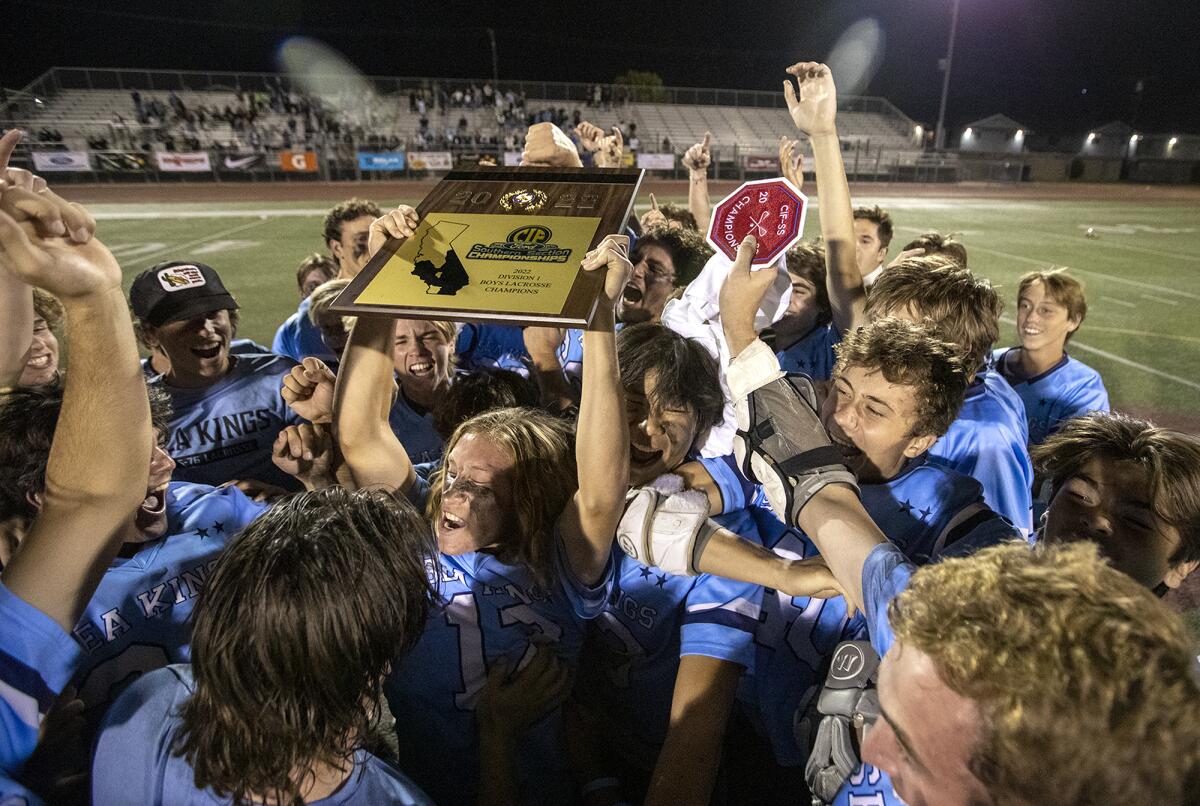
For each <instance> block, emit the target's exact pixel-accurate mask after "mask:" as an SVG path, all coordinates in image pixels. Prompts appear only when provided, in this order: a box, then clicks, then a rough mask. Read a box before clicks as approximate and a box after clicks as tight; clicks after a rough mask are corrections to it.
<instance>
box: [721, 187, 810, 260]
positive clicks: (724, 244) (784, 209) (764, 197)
mask: <svg viewBox="0 0 1200 806" xmlns="http://www.w3.org/2000/svg"><path fill="white" fill-rule="evenodd" d="M807 209H808V197H807V196H805V195H804V194H803V193H801V192H800V191H799V190H798V189H797V188H796V186H795V185H793V184H792V183H791V182H789V181H787V180H786V179H783V178H779V179H761V180H757V181H754V182H747V183H746V184H744V185H742V186H741V187H740V188H738V189H737V190H736V191H734V192H733V193H731V194H730V195H728V196H726V197H725V198H724V199H722V200H721V203H720V204H718V205H717V206H716V207H714V208H713V214H712V221H711V222H709V225H708V242H709V243H710V244H712V246H713V248H714V249H716V250H717V251H718V252H721V253H722V254H724V255H725V256H726V257H728V258H729V259H730V260H733V259H734V258H735V257H737V248H738V244H740V243H741V242H742V238H745V237H746V235H747V234H752V235H754V237H755V238H757V239H758V252H756V253H755V255H754V259H753V260H752V261H751V263H752V265H755V266H765V265H768V264H770V263H774V262H775V261H776V260H778V259H779V256H780V255H782V254H783V253H784V252H786V251H787V250H788V249H790V248H791V247H792V246H793V245H794V244H795V243H796V242H797V241H799V240H800V239H801V238H802V237H803V235H804V214H805V212H806V211H807Z"/></svg>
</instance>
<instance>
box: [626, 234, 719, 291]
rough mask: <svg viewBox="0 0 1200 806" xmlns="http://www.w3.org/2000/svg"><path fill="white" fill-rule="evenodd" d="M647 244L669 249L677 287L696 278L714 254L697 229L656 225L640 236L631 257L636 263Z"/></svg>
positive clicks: (683, 285)
mask: <svg viewBox="0 0 1200 806" xmlns="http://www.w3.org/2000/svg"><path fill="white" fill-rule="evenodd" d="M647 246H659V247H662V248H663V249H665V250H667V253H668V254H669V255H670V256H671V262H672V263H674V264H675V287H676V288H683V287H685V286H686V285H687V284H688V283H690V282H691V281H692V280H695V279H696V276H697V275H698V274H700V271H701V269H703V268H704V264H705V263H707V262H708V259H709V258H710V257H712V254H713V250H712V247H711V246H709V245H708V244H707V243H706V242H705V240H704V236H703V235H701V234H700V233H699V232H696V231H695V230H690V229H675V228H672V227H654V228H652V229H650V230H648V231H647V232H645V233H643V235H642V237H640V238H638V240H637V246H636V247H635V248H634V254H633V256H632V257H631V258H630V260H631V261H632V262H633V264H634V265H637V262H638V257H639V255H640V253H641V251H642V249H643V248H644V247H647Z"/></svg>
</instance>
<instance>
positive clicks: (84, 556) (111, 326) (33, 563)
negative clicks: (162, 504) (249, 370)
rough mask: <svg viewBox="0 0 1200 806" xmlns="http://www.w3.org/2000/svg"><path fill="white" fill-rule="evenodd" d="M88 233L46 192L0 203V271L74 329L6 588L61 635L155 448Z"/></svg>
mask: <svg viewBox="0 0 1200 806" xmlns="http://www.w3.org/2000/svg"><path fill="white" fill-rule="evenodd" d="M94 230H95V223H94V222H93V221H92V218H91V216H90V215H88V213H87V211H86V210H84V209H83V208H82V207H79V206H78V205H70V204H67V203H66V202H64V201H63V200H62V199H59V198H58V197H57V196H55V195H54V194H53V193H51V192H50V191H48V190H47V191H41V192H33V191H30V190H23V189H11V188H10V189H6V190H5V191H4V192H3V195H2V196H0V264H2V265H3V271H10V272H12V273H14V274H16V275H17V276H19V277H20V278H21V279H22V280H23V281H24V282H26V283H28V284H29V285H34V286H37V287H39V288H42V289H45V290H46V291H48V292H50V293H52V294H54V295H55V296H57V297H58V298H59V299H60V300H61V301H62V303H63V308H64V309H65V310H66V314H67V323H68V326H69V327H70V332H71V350H70V353H69V355H68V358H67V370H68V371H67V375H66V388H65V390H64V393H63V404H62V411H61V413H60V415H59V418H58V425H57V427H56V428H55V432H54V441H53V443H52V445H51V447H50V456H49V459H48V461H47V464H46V484H45V497H44V499H43V500H42V504H41V510H40V512H39V513H38V516H37V518H36V519H35V520H34V522H33V525H32V526H31V527H30V529H29V532H28V533H27V534H26V536H25V539H24V540H23V541H22V543H21V546H20V548H19V549H18V550H17V552H16V554H15V555H14V556H13V558H12V560H11V561H10V562H9V563H8V565H7V566H6V567H5V569H4V574H3V581H4V584H5V586H6V587H7V588H8V589H9V590H10V591H12V592H13V593H15V594H16V595H18V596H20V597H21V598H22V599H24V600H25V601H26V602H28V603H29V604H31V605H33V606H34V607H36V608H37V609H39V610H41V611H42V612H43V613H45V614H46V615H47V616H49V617H50V618H52V619H54V620H55V621H56V622H57V623H58V624H59V625H60V626H61V627H62V628H63V629H65V630H67V631H70V630H71V629H72V628H74V626H75V623H76V621H77V620H78V619H79V616H80V614H81V613H82V612H83V610H84V608H85V607H86V606H87V603H88V600H90V599H91V597H92V593H93V592H94V591H95V589H96V585H97V584H99V581H100V577H101V576H102V575H103V573H104V570H105V569H106V568H107V567H108V564H109V562H110V561H111V560H112V557H113V556H114V555H115V553H116V551H117V548H118V547H119V545H120V536H119V531H120V529H121V527H123V526H124V525H125V524H126V523H127V522H128V521H129V520H130V518H131V516H132V513H133V512H134V511H135V510H136V509H137V506H138V504H139V503H140V502H141V501H142V498H143V497H144V496H145V494H146V473H147V467H148V462H149V458H148V457H149V454H150V450H151V446H152V445H153V438H152V434H151V428H150V403H149V399H148V398H147V396H146V385H145V381H144V380H143V377H142V369H141V365H140V363H139V361H138V353H137V344H136V343H135V341H134V337H133V325H132V323H131V322H130V319H129V308H128V305H127V304H126V302H125V297H124V295H123V294H122V292H121V269H120V266H118V265H117V261H116V259H114V258H113V256H112V253H111V252H109V251H108V249H106V248H105V246H104V245H103V244H102V243H100V242H99V241H98V240H96V239H94V238H92V237H91V235H92V233H93V232H94ZM67 233H71V235H69V236H67V237H63V236H65V235H66V234H67Z"/></svg>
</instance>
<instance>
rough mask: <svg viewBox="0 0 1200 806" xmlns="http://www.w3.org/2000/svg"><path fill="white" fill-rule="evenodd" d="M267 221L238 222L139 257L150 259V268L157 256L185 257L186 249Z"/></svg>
mask: <svg viewBox="0 0 1200 806" xmlns="http://www.w3.org/2000/svg"><path fill="white" fill-rule="evenodd" d="M265 223H267V219H265V218H260V219H258V220H257V221H248V222H246V223H245V224H238V225H237V226H236V227H230V228H228V229H223V230H221V231H220V232H214V233H212V234H211V235H205V236H204V237H203V238H197V239H195V240H194V241H188V242H187V243H181V244H178V245H174V244H173V245H171V246H167V247H165V248H163V249H159V250H158V251H157V252H151V253H149V254H147V255H138V256H137V259H138V261H139V262H140V261H148V262H147V263H145V266H144V268H150V267H151V266H153V265H154V264H155V262H156V261H155V260H154V259H155V258H159V257H162V256H164V255H167V254H178V255H179V256H180V257H184V258H185V257H186V255H185V254H183V252H184V250H186V249H191V248H192V247H193V246H200V245H201V244H206V243H209V242H211V241H216V240H219V239H221V238H224V237H225V236H226V235H233V234H234V233H236V232H245V231H246V230H248V229H250V228H251V227H259V226H262V225H263V224H265Z"/></svg>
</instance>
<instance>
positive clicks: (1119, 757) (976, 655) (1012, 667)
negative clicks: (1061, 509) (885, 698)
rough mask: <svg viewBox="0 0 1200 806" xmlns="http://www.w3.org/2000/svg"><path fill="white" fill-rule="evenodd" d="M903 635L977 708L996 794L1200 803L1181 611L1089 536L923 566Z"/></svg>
mask: <svg viewBox="0 0 1200 806" xmlns="http://www.w3.org/2000/svg"><path fill="white" fill-rule="evenodd" d="M888 620H889V621H890V623H891V625H892V629H893V631H894V632H895V636H896V640H897V641H900V642H902V643H903V644H904V645H905V646H910V647H915V648H917V649H919V650H920V651H921V652H923V653H925V654H926V655H928V656H929V658H930V659H931V660H932V661H933V663H934V666H935V667H936V669H937V672H938V675H939V677H941V679H942V681H943V682H944V683H945V684H946V685H947V686H948V687H949V688H950V689H951V690H953V691H955V692H957V693H958V694H960V695H962V696H964V697H966V698H968V699H971V700H973V701H974V702H975V704H976V707H977V708H978V710H979V715H980V722H979V729H978V738H977V740H976V742H975V746H974V748H973V749H972V757H971V761H970V763H969V766H970V769H971V772H972V773H973V774H974V775H975V777H976V778H978V779H979V781H980V782H981V783H982V784H983V786H984V787H985V788H986V789H987V791H988V793H989V794H990V795H991V797H992V802H993V803H996V804H1022V806H1024V805H1025V804H1033V806H1038V805H1039V804H1046V805H1047V806H1049V805H1050V804H1054V806H1061V805H1062V804H1097V803H1155V804H1179V806H1182V805H1183V804H1185V803H1198V802H1200V682H1198V678H1197V677H1196V674H1195V668H1194V667H1195V663H1196V660H1195V657H1194V655H1195V653H1194V651H1193V650H1192V647H1191V643H1190V641H1189V639H1188V634H1187V631H1186V628H1185V627H1184V625H1183V623H1182V622H1181V621H1180V619H1179V618H1178V617H1177V616H1176V615H1174V614H1172V613H1170V612H1168V611H1167V609H1166V608H1164V607H1163V606H1162V604H1161V603H1160V602H1159V601H1158V600H1157V599H1155V597H1154V595H1153V594H1152V593H1151V592H1150V591H1149V590H1148V589H1146V588H1144V587H1143V586H1141V585H1139V584H1138V583H1137V582H1135V581H1134V580H1132V579H1130V578H1129V577H1127V576H1125V575H1124V574H1122V573H1121V572H1119V571H1116V570H1115V569H1113V568H1111V567H1109V565H1108V564H1107V563H1106V562H1105V561H1104V560H1103V559H1102V558H1101V557H1100V555H1099V553H1098V551H1097V549H1096V547H1095V546H1094V545H1092V544H1089V543H1075V544H1070V545H1059V546H1045V545H1043V546H1038V547H1037V548H1035V549H1033V550H1030V549H1029V548H1028V547H1027V546H1026V545H1025V544H1024V543H1022V542H1015V543H1009V544H1005V545H1001V546H995V547H991V548H987V549H984V550H982V551H979V552H978V553H976V554H974V555H973V556H971V557H968V558H965V559H948V560H943V561H942V562H940V563H937V564H935V565H930V566H926V567H924V568H922V569H921V570H919V571H918V572H917V573H916V574H915V575H914V576H913V578H912V583H911V584H910V585H909V587H908V589H907V590H905V591H904V592H903V593H901V594H900V595H899V596H897V597H896V598H895V599H893V600H892V602H891V603H890V605H889V607H888Z"/></svg>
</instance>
